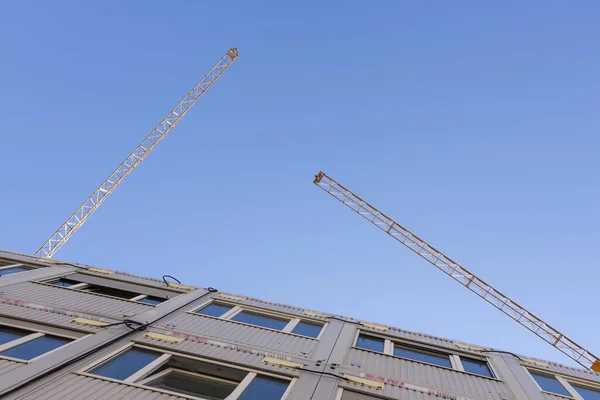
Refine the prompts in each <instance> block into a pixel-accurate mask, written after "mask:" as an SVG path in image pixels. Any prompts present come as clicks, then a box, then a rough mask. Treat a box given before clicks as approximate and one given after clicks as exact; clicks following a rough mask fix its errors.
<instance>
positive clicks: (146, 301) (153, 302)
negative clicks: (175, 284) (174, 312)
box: [137, 296, 165, 306]
mask: <svg viewBox="0 0 600 400" xmlns="http://www.w3.org/2000/svg"><path fill="white" fill-rule="evenodd" d="M137 301H139V302H140V303H144V304H150V305H151V306H155V305H157V304H160V303H162V302H163V301H165V299H161V298H160V297H154V296H146V297H142V298H141V299H139V300H137Z"/></svg>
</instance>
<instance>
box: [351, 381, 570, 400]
mask: <svg viewBox="0 0 600 400" xmlns="http://www.w3.org/2000/svg"><path fill="white" fill-rule="evenodd" d="M340 386H341V387H342V388H348V389H354V390H357V391H358V390H360V391H361V392H366V393H369V394H368V395H367V394H366V393H365V394H360V393H356V392H350V391H344V393H343V395H342V399H341V400H380V399H382V400H383V396H385V398H386V399H387V398H393V399H402V400H440V399H443V397H440V396H436V395H433V394H427V393H422V392H417V391H415V390H410V389H405V388H401V387H398V386H392V385H385V387H384V388H383V390H377V389H371V388H367V387H364V386H359V385H355V384H352V383H346V382H343V383H342V384H340ZM369 396H370V397H369ZM380 396H381V397H380ZM563 400H564V399H563Z"/></svg>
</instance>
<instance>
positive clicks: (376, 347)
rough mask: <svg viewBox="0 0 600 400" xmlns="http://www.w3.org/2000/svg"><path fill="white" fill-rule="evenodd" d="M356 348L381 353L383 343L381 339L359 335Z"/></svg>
mask: <svg viewBox="0 0 600 400" xmlns="http://www.w3.org/2000/svg"><path fill="white" fill-rule="evenodd" d="M356 347H360V348H361V349H366V350H373V351H377V352H379V353H383V349H384V347H385V341H384V340H383V339H379V338H374V337H370V336H365V335H359V336H358V340H357V341H356Z"/></svg>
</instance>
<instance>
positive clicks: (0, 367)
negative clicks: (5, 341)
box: [0, 359, 23, 375]
mask: <svg viewBox="0 0 600 400" xmlns="http://www.w3.org/2000/svg"><path fill="white" fill-rule="evenodd" d="M22 365H23V364H22V363H20V362H16V361H10V360H2V359H0V375H2V374H6V373H7V372H9V371H12V370H13V369H16V368H19V367H21V366H22Z"/></svg>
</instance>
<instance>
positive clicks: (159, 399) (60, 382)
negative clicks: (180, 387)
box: [21, 373, 188, 400]
mask: <svg viewBox="0 0 600 400" xmlns="http://www.w3.org/2000/svg"><path fill="white" fill-rule="evenodd" d="M21 399H24V400H25V399H26V400H82V399H85V400H118V399H127V400H138V399H139V400H141V399H144V400H188V398H186V397H179V396H171V395H168V394H163V393H160V392H157V391H154V390H149V389H142V388H137V387H134V386H132V385H127V384H122V383H116V382H110V381H107V380H104V379H98V378H91V377H88V376H83V375H78V374H76V373H71V374H67V375H65V376H63V377H61V378H60V379H57V380H55V381H50V382H48V384H46V385H44V386H43V387H41V388H39V389H37V390H35V391H32V392H31V393H27V394H25V395H24V396H23V397H21Z"/></svg>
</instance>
